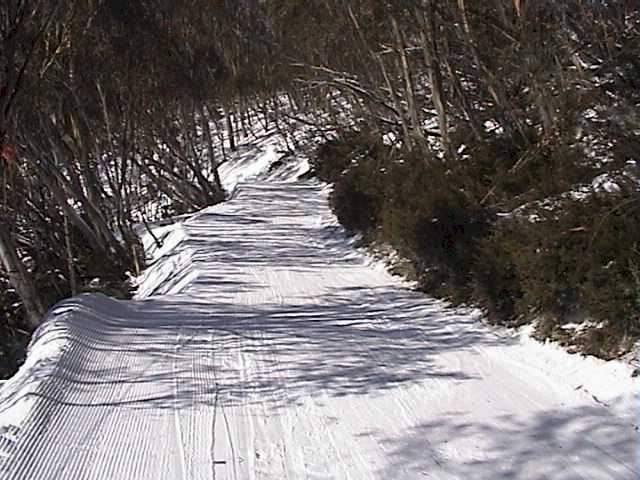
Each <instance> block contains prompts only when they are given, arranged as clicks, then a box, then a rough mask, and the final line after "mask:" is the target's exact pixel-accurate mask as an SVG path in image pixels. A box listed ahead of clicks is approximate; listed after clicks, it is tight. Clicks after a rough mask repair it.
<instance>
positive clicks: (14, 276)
mask: <svg viewBox="0 0 640 480" xmlns="http://www.w3.org/2000/svg"><path fill="white" fill-rule="evenodd" d="M0 261H2V265H3V266H4V268H5V270H6V272H7V274H8V275H9V281H10V282H11V285H13V288H15V289H16V292H18V295H19V296H20V299H21V300H22V304H23V306H24V309H25V311H26V313H27V321H28V323H29V326H30V327H31V328H36V327H37V326H38V325H39V324H40V321H41V319H42V316H43V315H44V307H43V305H42V301H41V299H40V298H39V297H38V294H37V292H36V288H35V285H34V282H33V279H32V278H31V275H29V272H27V270H26V268H24V265H23V264H22V261H21V260H20V258H19V257H18V252H17V251H16V247H15V243H14V242H13V239H12V238H11V234H10V233H9V230H8V229H7V227H6V224H0Z"/></svg>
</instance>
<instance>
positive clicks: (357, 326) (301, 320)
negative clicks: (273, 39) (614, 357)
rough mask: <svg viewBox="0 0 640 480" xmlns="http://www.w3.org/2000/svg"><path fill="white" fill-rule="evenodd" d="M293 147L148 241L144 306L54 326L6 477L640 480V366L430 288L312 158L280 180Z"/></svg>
mask: <svg viewBox="0 0 640 480" xmlns="http://www.w3.org/2000/svg"><path fill="white" fill-rule="evenodd" d="M275 145H276V144H275V143H269V142H266V144H265V145H254V146H253V147H251V148H250V147H243V148H244V150H243V151H241V152H240V154H239V156H238V158H237V162H236V163H235V164H234V163H233V162H230V163H229V164H228V165H227V166H226V167H225V169H224V170H225V171H224V175H225V182H226V185H227V186H228V188H230V189H234V186H233V185H235V183H236V182H238V181H242V182H244V183H241V184H240V185H239V186H238V188H236V189H235V194H234V195H233V197H232V199H231V200H230V201H228V202H226V203H224V204H221V205H218V206H216V207H212V208H208V209H205V210H204V211H202V212H199V213H197V214H195V215H192V216H190V217H187V218H186V219H185V220H184V221H182V222H180V223H176V224H174V225H165V226H162V227H158V228H157V229H156V235H157V236H159V237H161V238H162V239H163V240H164V243H163V245H162V247H160V248H158V247H157V246H155V247H154V246H153V245H152V242H151V241H150V239H149V238H146V237H145V239H144V240H145V244H146V245H147V247H148V248H149V251H150V254H151V255H152V256H153V258H154V262H153V264H152V265H151V266H150V267H149V269H148V270H147V272H146V273H145V275H144V276H143V277H142V278H141V279H140V288H139V293H138V296H137V298H136V299H135V300H133V301H128V302H124V301H115V300H111V299H109V298H107V297H104V296H99V295H87V296H81V297H78V298H74V299H71V300H68V301H65V302H63V303H61V304H59V305H58V306H57V307H55V308H54V309H53V310H52V311H51V312H50V313H49V315H48V316H47V318H46V320H45V322H44V324H43V325H42V327H41V328H40V329H39V330H38V331H37V333H36V335H35V336H34V339H33V342H32V344H31V347H30V353H29V356H28V359H27V362H26V364H25V365H24V366H23V367H22V369H21V370H20V372H19V373H18V374H17V375H16V376H15V377H14V378H12V379H11V380H10V381H9V382H7V383H6V384H5V385H4V386H3V387H2V389H1V390H0V479H3V480H4V479H7V480H9V479H10V480H21V479H38V480H49V479H50V480H61V479H79V480H82V479H91V480H94V479H95V480H97V479H101V480H114V479H117V480H128V479H132V480H134V479H136V480H137V479H140V480H142V479H144V480H158V479H176V480H186V479H208V480H211V479H234V480H237V479H278V480H280V479H287V478H288V479H385V480H388V479H421V478H425V479H500V478H508V479H516V478H517V479H589V480H597V479H625V480H627V479H634V478H637V476H638V474H637V472H638V470H637V467H636V463H635V457H636V451H635V450H636V432H635V429H636V418H635V405H634V389H635V384H634V379H632V378H631V367H629V366H628V365H625V364H623V363H620V362H609V363H605V362H601V361H598V360H595V359H584V358H581V357H578V356H574V355H569V354H567V353H565V352H563V351H561V350H560V349H558V348H556V347H555V346H553V345H543V344H540V343H537V342H535V341H533V340H530V339H529V338H528V337H527V336H526V334H525V333H523V334H522V335H516V334H512V333H509V332H507V331H504V330H494V329H490V328H489V327H485V326H483V324H482V322H481V321H480V318H479V315H478V313H477V312H475V311H472V310H468V311H465V310H452V309H450V308H447V306H446V305H445V304H443V303H441V302H439V301H435V300H432V299H429V298H427V297H425V296H424V295H421V294H418V293H415V292H412V291H411V290H409V288H407V286H406V285H404V284H403V283H402V282H401V281H400V280H399V279H397V278H395V277H392V276H390V275H389V274H387V273H386V272H385V271H384V269H383V268H380V266H379V265H378V264H376V263H374V262H372V261H371V260H370V259H369V257H367V256H365V255H364V254H363V253H361V252H359V251H357V250H356V249H354V247H353V245H351V243H350V241H349V240H348V239H347V238H346V237H345V236H344V235H343V233H342V231H341V229H340V228H339V227H338V226H337V225H336V221H335V219H334V217H333V216H332V214H331V213H330V210H329V208H328V205H327V189H326V187H323V186H322V185H319V184H316V183H313V182H301V181H293V179H294V178H295V174H294V173H295V172H296V171H298V170H300V171H302V169H303V167H302V166H301V165H300V164H296V163H295V162H294V163H290V164H289V165H288V167H287V168H288V170H287V171H289V173H290V175H289V176H288V177H287V178H285V177H286V175H284V174H283V175H284V177H282V178H280V179H279V180H280V181H276V180H273V178H272V179H271V180H269V179H265V176H266V177H269V176H270V175H271V176H272V177H273V176H275V175H276V174H275V173H273V174H269V175H267V174H266V173H265V170H264V169H265V168H267V166H268V165H271V164H272V163H273V161H274V159H277V158H276V157H277V155H278V154H277V151H276V150H277V149H276V146H275ZM265 157H266V158H265ZM252 169H253V170H252ZM260 178H262V179H260ZM284 179H288V180H289V181H286V182H283V181H281V180H284Z"/></svg>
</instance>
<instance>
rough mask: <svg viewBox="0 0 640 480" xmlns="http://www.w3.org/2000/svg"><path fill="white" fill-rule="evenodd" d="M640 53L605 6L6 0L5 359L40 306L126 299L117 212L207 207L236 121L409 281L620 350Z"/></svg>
mask: <svg viewBox="0 0 640 480" xmlns="http://www.w3.org/2000/svg"><path fill="white" fill-rule="evenodd" d="M638 51H640V17H639V15H638V12H637V5H636V3H635V2H633V1H622V0H620V1H608V2H604V1H596V0H591V1H588V0H566V1H561V2H558V1H553V0H535V1H533V0H485V1H482V2H480V1H470V0H446V1H436V0H393V1H382V0H352V1H349V0H317V1H315V0H314V1H302V0H269V1H261V0H234V1H231V0H215V1H211V0H209V1H204V0H192V1H184V0H170V1H168V0H167V1H164V0H162V1H158V0H156V1H150V0H132V1H125V0H67V1H59V0H6V1H3V2H2V5H0V181H1V182H2V184H1V186H0V197H1V198H0V260H1V262H0V373H2V374H8V373H10V372H11V371H13V370H14V369H15V368H16V365H17V364H18V362H19V361H20V359H21V358H22V356H23V355H24V347H25V345H26V343H27V341H28V338H29V335H30V333H31V332H32V331H33V329H34V328H36V327H37V325H38V323H39V322H40V320H41V318H42V315H43V313H44V312H45V311H46V310H47V309H48V308H49V307H50V306H51V305H52V304H53V303H55V302H56V301H57V300H59V299H61V298H64V297H67V296H70V295H74V294H77V293H80V292H86V291H103V292H106V293H108V294H110V295H114V296H120V297H126V296H128V295H129V294H130V287H129V286H128V278H129V276H130V275H135V274H136V273H138V272H140V270H141V269H142V268H144V255H143V252H142V251H141V247H140V244H139V241H138V239H137V235H136V233H135V228H136V226H142V228H144V227H145V226H148V224H149V223H150V222H153V221H156V220H158V219H160V218H162V217H166V216H171V215H175V214H179V213H184V212H189V211H195V210H197V209H199V208H202V207H204V206H206V205H211V204H214V203H217V202H220V201H223V200H224V198H225V192H224V191H223V189H222V187H221V185H220V181H219V178H218V174H217V169H218V167H219V165H220V164H221V163H222V162H224V161H225V159H226V158H227V156H228V154H229V152H230V151H233V150H234V149H235V148H236V144H237V138H238V136H239V135H240V134H241V133H242V132H243V131H245V130H247V129H248V126H250V125H251V124H253V123H255V122H262V123H263V124H264V126H265V127H266V128H271V129H275V130H276V131H278V132H279V133H280V134H281V135H283V137H284V138H285V139H286V141H287V144H288V145H290V146H291V148H292V149H296V148H299V149H302V150H303V151H304V153H305V154H307V155H309V156H310V158H311V159H312V164H313V167H314V174H315V175H316V176H317V177H318V178H320V179H322V180H324V181H327V182H331V183H333V184H334V190H333V194H332V197H331V202H332V207H333V209H334V211H335V212H336V214H337V216H338V218H339V220H340V221H341V223H342V224H343V225H344V226H345V228H346V229H347V230H349V231H352V232H359V233H361V234H362V238H363V240H364V241H365V242H366V243H368V244H369V245H370V246H371V247H372V248H375V249H378V250H388V249H389V248H392V249H393V250H394V251H395V252H397V254H398V256H399V258H400V259H401V261H399V262H398V265H397V266H396V268H397V269H398V270H399V271H402V272H403V273H404V274H406V275H409V276H411V277H412V278H414V279H415V280H416V281H417V283H418V285H419V286H420V288H421V289H423V290H424V291H426V292H429V293H430V294H433V295H438V296H442V297H445V298H447V299H449V300H451V301H452V302H455V303H465V304H473V305H477V306H479V307H481V308H482V309H483V310H484V311H485V312H486V314H487V318H488V319H489V320H490V321H492V322H494V323H497V324H504V325H510V326H517V325H522V324H524V323H528V322H532V321H534V320H535V321H536V322H537V333H538V335H539V336H540V337H541V338H554V339H556V340H559V341H561V342H563V343H567V344H570V345H572V346H573V347H574V348H578V349H579V350H581V351H583V352H586V353H592V354H597V355H600V356H603V357H606V358H611V357H616V356H619V355H621V354H624V353H626V352H628V351H630V349H631V348H632V346H633V342H634V341H635V339H636V338H637V337H638V336H639V335H640V243H639V242H640V241H639V240H638V239H640V192H639V190H638V174H639V169H640V165H639V163H638V162H640V57H639V56H638V53H637V52H638ZM585 320H586V321H585ZM573 325H578V328H572V326H573Z"/></svg>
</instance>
